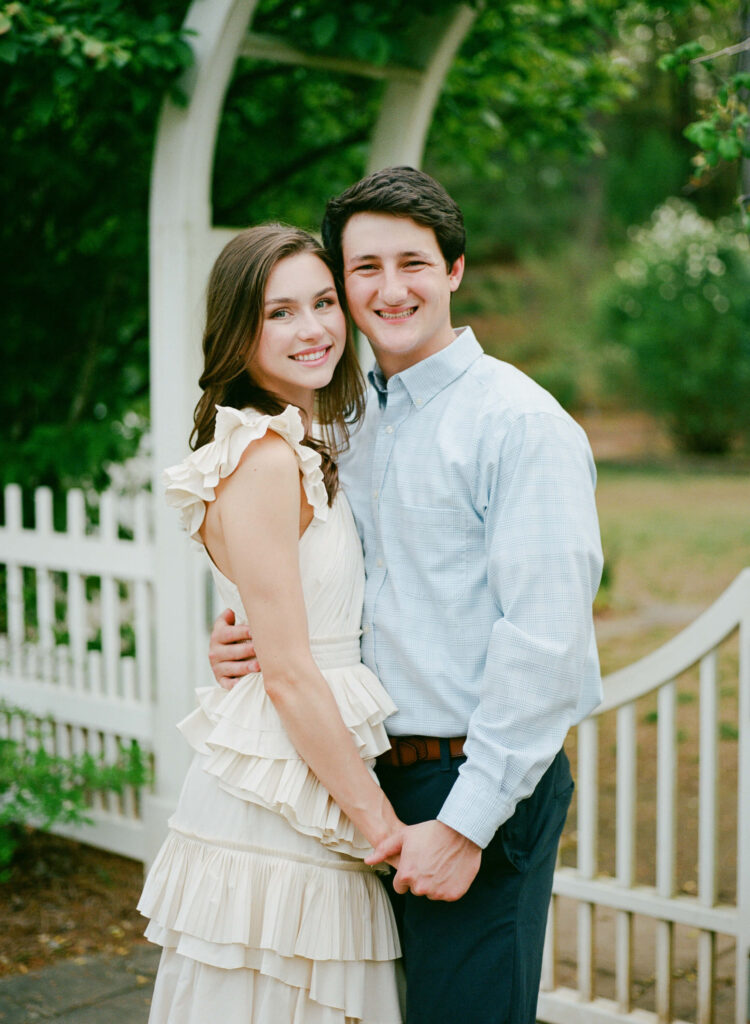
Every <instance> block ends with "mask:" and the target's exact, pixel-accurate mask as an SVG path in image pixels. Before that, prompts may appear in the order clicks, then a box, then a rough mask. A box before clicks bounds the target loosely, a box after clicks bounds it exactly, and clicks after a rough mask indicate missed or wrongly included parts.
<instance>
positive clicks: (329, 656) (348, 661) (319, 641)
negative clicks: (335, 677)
mask: <svg viewBox="0 0 750 1024" xmlns="http://www.w3.org/2000/svg"><path fill="white" fill-rule="evenodd" d="M310 650H311V651H312V656H313V658H314V659H315V664H316V665H317V666H318V668H346V666H347V665H359V663H360V662H361V660H362V658H361V656H360V653H359V633H349V634H348V635H347V636H324V637H312V638H311V639H310Z"/></svg>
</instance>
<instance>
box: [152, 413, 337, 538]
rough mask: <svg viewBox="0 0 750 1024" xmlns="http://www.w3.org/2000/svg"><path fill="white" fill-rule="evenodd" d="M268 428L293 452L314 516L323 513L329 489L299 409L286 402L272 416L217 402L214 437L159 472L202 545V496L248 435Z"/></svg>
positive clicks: (233, 464) (211, 493)
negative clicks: (309, 441)
mask: <svg viewBox="0 0 750 1024" xmlns="http://www.w3.org/2000/svg"><path fill="white" fill-rule="evenodd" d="M269 430H272V431H273V432H274V433H276V434H278V435H279V436H280V437H283V438H284V440H285V441H286V442H287V443H288V444H289V446H290V448H291V449H292V451H293V452H294V454H295V455H296V456H297V462H298V464H299V468H300V472H301V474H302V486H303V487H304V489H305V494H306V495H307V500H308V501H309V502H310V504H311V505H312V508H313V515H314V517H315V518H316V519H320V520H325V519H326V517H327V515H328V494H327V492H326V488H325V483H324V482H323V471H322V469H321V466H320V464H321V457H320V453H319V452H316V451H315V450H314V449H313V448H309V447H308V446H307V445H305V444H303V443H302V442H303V440H304V436H305V429H304V426H303V425H302V419H301V417H300V412H299V409H297V408H296V407H295V406H293V405H288V406H287V407H286V409H284V411H283V412H282V413H279V414H278V415H277V416H269V415H266V414H264V413H260V412H258V411H257V410H256V409H233V408H231V407H229V406H221V405H217V406H216V425H215V428H214V440H213V441H211V442H209V443H208V444H204V445H202V446H201V447H200V448H198V449H197V450H196V451H194V452H192V454H190V455H188V457H187V458H186V459H184V460H183V461H182V462H180V463H179V464H178V465H176V466H170V467H169V468H168V469H165V470H164V472H163V474H162V479H163V481H164V486H165V488H166V499H167V503H168V504H169V505H172V506H173V507H174V508H177V509H178V510H179V512H180V518H181V520H182V525H183V527H184V529H185V530H187V532H188V533H189V534H190V536H191V537H192V538H193V540H194V541H196V542H197V543H198V544H199V545H201V546H202V542H201V539H200V535H199V533H198V530H199V529H200V527H201V524H202V523H203V518H204V516H205V513H206V502H208V501H213V500H214V498H215V497H216V485H217V484H218V483H219V481H220V480H223V479H224V477H227V476H229V475H230V473H233V472H234V470H235V469H236V468H237V466H238V465H239V461H240V459H241V458H242V455H243V453H244V451H245V449H246V448H247V446H248V445H249V444H250V443H251V442H252V441H257V440H258V439H259V438H261V437H263V436H264V435H265V434H266V433H268V431H269Z"/></svg>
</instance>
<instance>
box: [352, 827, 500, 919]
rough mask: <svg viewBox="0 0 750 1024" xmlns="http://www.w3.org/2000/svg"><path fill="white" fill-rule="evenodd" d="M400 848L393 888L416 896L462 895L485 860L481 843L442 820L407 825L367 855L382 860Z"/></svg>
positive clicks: (441, 897) (448, 898)
mask: <svg viewBox="0 0 750 1024" xmlns="http://www.w3.org/2000/svg"><path fill="white" fill-rule="evenodd" d="M399 852H400V854H401V858H400V861H399V866H398V871H397V872H396V875H395V877H394V879H393V888H394V889H395V890H396V892H398V893H405V892H407V890H411V892H413V893H414V895H415V896H427V898H428V899H431V900H445V901H446V902H451V901H453V900H458V899H460V898H461V897H462V896H463V895H464V893H465V892H467V890H468V888H469V886H470V885H471V883H472V882H473V881H474V879H475V877H476V874H477V871H479V865H480V863H481V860H482V850H481V847H479V846H477V844H476V843H473V842H472V841H471V840H470V839H467V838H466V836H462V835H461V833H460V832H456V831H455V829H452V828H450V827H449V826H448V825H444V824H443V823H442V821H435V820H433V821H423V822H421V823H420V824H419V825H408V826H407V827H406V828H405V829H403V831H399V832H397V833H395V834H394V835H392V836H389V837H388V838H387V839H384V840H383V842H382V843H379V844H378V846H377V848H376V849H375V850H374V851H373V853H372V854H371V855H370V856H369V857H366V858H365V862H366V863H367V864H380V863H381V861H384V860H390V859H391V858H392V857H394V856H395V855H396V854H398V853H399Z"/></svg>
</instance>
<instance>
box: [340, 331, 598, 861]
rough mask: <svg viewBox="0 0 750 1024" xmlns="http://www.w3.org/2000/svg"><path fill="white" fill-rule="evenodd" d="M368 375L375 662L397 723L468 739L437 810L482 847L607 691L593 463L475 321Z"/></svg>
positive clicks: (569, 426)
mask: <svg viewBox="0 0 750 1024" xmlns="http://www.w3.org/2000/svg"><path fill="white" fill-rule="evenodd" d="M370 379H371V381H372V383H373V384H374V387H375V392H371V394H370V400H369V401H368V407H367V413H366V415H365V418H364V421H363V423H362V425H361V427H360V429H359V430H358V431H357V432H356V433H355V435H354V437H353V438H352V446H351V449H350V451H349V452H348V453H347V454H346V455H345V456H343V457H342V459H341V464H340V470H341V480H342V483H343V485H344V488H345V490H346V494H347V496H348V498H349V501H350V502H351V505H352V509H353V511H354V516H355V519H356V521H357V527H358V529H359V533H360V537H361V539H362V544H363V546H364V552H365V568H366V572H367V584H366V587H365V604H364V614H363V620H362V629H363V635H362V658H363V661H364V662H365V663H366V664H367V665H368V666H369V667H370V668H371V669H372V670H373V671H374V672H375V673H376V674H377V675H378V676H379V678H380V679H381V680H382V682H383V684H384V685H385V687H386V689H387V690H388V692H389V693H390V695H391V696H392V698H393V700H394V701H395V703H396V705H397V707H398V709H399V710H398V713H397V714H395V715H393V716H392V717H391V718H390V719H389V720H388V722H387V723H386V725H387V729H388V732H389V733H390V734H391V735H394V736H398V735H401V736H403V735H412V734H416V735H428V736H442V737H450V736H464V735H465V736H466V737H467V742H466V747H465V753H466V755H467V760H466V762H465V764H463V765H462V767H461V770H460V774H459V777H458V779H457V781H456V783H455V784H454V786H453V789H452V790H451V792H450V794H449V796H448V798H447V800H446V801H445V804H444V805H443V808H442V810H441V812H440V814H439V815H438V817H439V819H440V821H443V822H445V824H447V825H450V826H451V827H452V828H454V829H456V831H458V832H461V833H462V834H463V835H465V836H468V837H469V838H470V839H472V840H474V842H476V843H478V844H479V846H481V847H484V846H486V845H487V843H488V842H489V841H490V840H491V839H492V836H493V835H494V834H495V831H496V830H497V829H498V828H499V826H500V825H501V824H502V823H503V822H504V821H505V820H506V819H507V818H509V817H510V816H511V814H512V813H513V811H514V809H515V806H516V804H517V803H518V801H519V800H522V799H524V797H527V796H528V795H529V794H530V793H532V792H533V790H534V788H535V787H536V784H537V782H538V781H539V779H540V778H541V777H542V775H543V774H544V772H545V771H546V769H547V768H548V766H549V765H550V764H551V762H552V760H553V758H554V757H555V755H556V753H557V752H558V750H559V749H560V748H561V746H562V744H563V740H564V739H565V735H566V733H567V732H568V729H569V728H570V727H571V726H572V725H575V724H576V723H577V722H579V721H580V720H581V719H582V718H584V717H585V716H586V715H587V714H588V713H589V712H590V711H592V710H593V708H595V707H596V706H597V704H598V703H599V701H600V700H601V680H600V675H599V662H598V657H597V651H596V642H595V637H594V628H593V620H592V611H591V605H592V602H593V600H594V596H595V594H596V590H597V587H598V585H599V578H600V575H601V567H602V554H601V544H600V540H599V527H598V522H597V515H596V507H595V503H594V485H595V480H596V474H595V470H594V464H593V459H592V456H591V451H590V449H589V445H588V442H587V440H586V436H585V434H584V433H583V431H582V430H581V428H580V427H579V426H578V425H577V424H576V423H575V422H574V421H573V420H572V419H571V418H570V416H568V414H567V413H566V412H564V410H563V409H562V408H561V407H560V406H559V405H558V403H557V402H556V401H555V399H554V398H552V396H551V395H549V394H548V393H547V392H546V391H544V390H543V389H542V388H540V387H539V386H538V385H537V384H535V383H534V382H533V381H532V380H530V379H529V378H528V377H526V376H525V375H524V374H523V373H521V372H520V371H519V370H517V369H515V368H514V367H512V366H510V365H509V364H508V363H503V362H500V361H498V360H496V359H493V358H491V357H490V356H486V355H484V353H483V352H482V349H481V348H480V346H479V344H478V342H477V340H476V338H475V337H474V334H473V332H472V331H471V329H469V328H464V329H463V330H462V331H461V332H460V333H459V334H458V336H457V337H456V340H455V341H453V343H452V344H451V345H449V346H448V348H446V349H443V350H442V351H440V352H438V353H437V354H435V355H433V356H431V357H430V358H428V359H425V360H424V361H423V362H420V363H417V364H416V365H415V366H411V367H409V369H407V370H405V371H404V372H403V373H399V374H396V375H395V376H393V377H391V378H390V379H389V380H388V381H386V380H385V378H384V377H383V376H382V374H381V373H380V372H379V371H378V370H376V371H375V372H374V373H371V375H370Z"/></svg>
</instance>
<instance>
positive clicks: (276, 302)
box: [263, 284, 336, 306]
mask: <svg viewBox="0 0 750 1024" xmlns="http://www.w3.org/2000/svg"><path fill="white" fill-rule="evenodd" d="M335 290H336V286H335V285H333V284H328V285H326V286H325V288H321V289H320V291H319V292H316V293H315V294H314V295H313V298H314V299H319V298H320V297H321V295H325V294H326V293H327V292H333V291H335ZM298 301H299V299H296V298H285V297H284V296H281V297H280V298H278V299H266V301H265V302H264V303H263V305H264V306H281V305H287V306H288V305H291V304H293V303H295V302H298Z"/></svg>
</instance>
